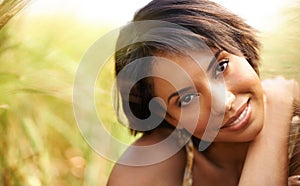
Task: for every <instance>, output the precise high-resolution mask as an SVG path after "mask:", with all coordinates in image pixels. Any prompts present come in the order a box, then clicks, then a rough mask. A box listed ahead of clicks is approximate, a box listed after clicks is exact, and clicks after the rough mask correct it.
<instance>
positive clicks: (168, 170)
mask: <svg viewBox="0 0 300 186" xmlns="http://www.w3.org/2000/svg"><path fill="white" fill-rule="evenodd" d="M158 141H161V136H157V135H152V136H151V135H149V136H145V137H142V138H141V139H139V140H138V141H136V142H135V143H134V144H133V145H134V146H139V147H141V146H149V145H153V144H156V142H158ZM152 150H153V151H165V150H169V149H168V147H166V149H156V150H155V149H152ZM158 154H159V152H150V151H148V152H147V151H146V152H145V154H137V153H136V151H135V149H134V148H132V147H129V148H128V150H127V151H126V152H125V153H124V155H123V156H122V157H121V160H124V159H129V160H130V161H135V162H137V164H135V165H134V164H132V165H124V164H122V163H120V162H121V161H120V162H119V163H116V164H115V166H114V167H113V170H112V172H111V174H110V178H109V181H108V186H114V185H122V186H126V185H128V186H129V185H130V186H135V185H137V186H140V185H143V186H147V185H151V186H152V185H181V184H182V180H183V175H184V169H185V165H186V153H185V150H184V149H181V150H179V151H177V152H175V153H174V154H173V155H172V156H170V157H169V158H166V159H164V160H163V161H157V163H153V164H151V162H149V164H148V165H138V162H139V161H140V160H141V159H143V158H144V157H143V156H148V157H151V156H152V157H153V158H154V159H156V158H157V155H158Z"/></svg>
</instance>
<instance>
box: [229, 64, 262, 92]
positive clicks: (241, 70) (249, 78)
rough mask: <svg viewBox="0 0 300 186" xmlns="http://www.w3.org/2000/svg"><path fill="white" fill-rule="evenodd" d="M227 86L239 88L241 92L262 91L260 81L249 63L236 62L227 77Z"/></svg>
mask: <svg viewBox="0 0 300 186" xmlns="http://www.w3.org/2000/svg"><path fill="white" fill-rule="evenodd" d="M225 82H226V86H227V87H229V88H232V87H234V88H238V89H240V91H249V89H255V91H258V90H257V89H261V85H260V79H259V77H258V75H257V74H256V72H255V71H254V69H253V68H252V67H251V66H250V64H249V63H248V62H247V61H240V62H235V64H234V65H232V66H231V69H230V72H229V73H228V75H227V76H226V77H225Z"/></svg>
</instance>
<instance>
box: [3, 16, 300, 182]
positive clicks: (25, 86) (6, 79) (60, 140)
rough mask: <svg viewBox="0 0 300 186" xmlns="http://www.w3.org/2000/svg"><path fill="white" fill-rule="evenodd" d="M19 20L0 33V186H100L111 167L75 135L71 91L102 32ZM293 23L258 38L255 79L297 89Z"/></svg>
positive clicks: (107, 84)
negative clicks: (284, 81) (289, 83)
mask: <svg viewBox="0 0 300 186" xmlns="http://www.w3.org/2000/svg"><path fill="white" fill-rule="evenodd" d="M21 15H22V14H21ZM21 15H18V16H17V17H15V18H14V19H13V20H12V21H11V22H9V24H8V25H6V26H5V27H4V28H3V29H2V30H1V31H0V135H1V138H0V145H1V148H0V185H20V186H21V185H22V186H23V185H34V186H39V185H59V186H69V185H72V186H76V185H78V186H79V185H87V186H93V185H95V186H96V185H105V182H106V180H107V176H108V174H109V171H110V169H111V166H112V165H113V163H112V162H111V161H108V160H106V159H105V158H103V157H102V156H100V155H99V154H98V153H96V152H95V151H94V150H93V149H92V148H90V147H89V146H88V144H87V143H86V141H85V140H84V138H83V137H82V135H81V134H80V132H79V129H78V127H77V124H76V121H75V119H74V114H73V108H72V88H73V87H72V86H73V80H74V76H75V73H76V69H77V67H78V64H79V62H80V60H81V58H82V56H83V54H84V53H85V51H86V50H87V48H88V47H89V46H90V45H91V44H92V43H93V42H94V41H95V40H96V39H98V38H99V37H100V36H101V35H102V34H103V33H106V32H107V31H108V30H109V29H110V28H109V27H103V26H99V25H98V26H91V25H85V24H83V23H82V22H79V21H77V20H74V19H73V18H71V17H68V16H60V17H43V18H35V19H33V18H32V17H26V16H24V17H23V16H21ZM295 20H299V19H293V20H292V21H293V24H295V25H291V24H289V23H286V24H284V25H283V26H282V27H280V28H278V30H277V31H274V32H273V33H268V34H263V37H262V38H263V43H264V49H263V51H262V63H263V66H262V73H261V75H262V78H268V77H274V76H276V75H280V74H281V75H283V76H285V77H287V78H296V79H297V80H298V81H299V82H300V73H299V72H300V67H299V66H300V65H299V64H300V62H299V60H300V54H299V52H298V50H299V49H300V45H299V40H300V39H299V37H297V33H300V32H299V31H300V30H299V28H298V27H297V26H296V25H300V24H299V23H298V22H295ZM102 74H104V76H107V77H104V78H102V79H101V80H103V79H104V80H105V81H99V82H98V88H97V89H96V91H97V92H96V95H97V96H96V103H97V109H98V112H99V115H100V116H101V118H102V119H103V122H104V123H106V124H108V125H107V126H106V127H107V128H108V130H110V131H111V132H112V133H113V134H114V135H115V136H117V137H118V138H120V139H124V140H125V141H131V140H132V138H130V137H128V133H127V131H126V130H124V128H120V127H115V126H119V124H118V123H117V120H116V118H115V116H114V114H113V107H112V105H111V104H110V103H109V102H107V100H108V99H111V84H112V82H113V80H112V78H113V70H112V66H111V65H108V66H107V67H106V69H104V71H103V73H102ZM97 93H98V94H97ZM99 140H101V136H99Z"/></svg>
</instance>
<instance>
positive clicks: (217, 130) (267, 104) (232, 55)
mask: <svg viewBox="0 0 300 186" xmlns="http://www.w3.org/2000/svg"><path fill="white" fill-rule="evenodd" d="M259 47H260V44H259V42H258V41H257V39H256V34H255V31H254V30H253V29H252V28H251V27H250V26H248V25H247V24H246V23H245V22H244V21H243V20H242V19H241V18H239V17H238V16H236V15H234V14H233V13H231V12H229V11H228V10H226V9H225V8H223V7H221V6H220V5H218V4H215V3H213V2H210V1H207V0H153V1H152V2H150V3H149V4H148V5H146V6H145V7H144V8H142V9H141V10H139V11H138V12H137V13H136V14H135V17H134V19H133V22H132V23H131V24H129V25H128V26H126V27H124V28H123V30H122V31H121V33H120V37H119V39H118V44H117V52H116V55H115V59H116V75H117V88H118V90H119V92H120V96H121V103H120V105H122V108H123V111H124V113H125V115H126V117H127V120H128V123H129V127H130V128H131V131H132V133H133V134H136V133H139V132H141V133H142V136H141V138H139V139H138V140H137V141H136V142H134V144H133V145H132V147H130V148H129V149H128V150H127V151H126V152H125V153H124V155H123V156H122V157H121V159H120V160H119V162H118V163H117V164H116V165H115V167H114V169H113V170H112V173H111V176H110V179H109V181H108V185H257V184H261V185H287V182H288V179H287V178H288V176H294V177H290V181H291V184H299V181H298V180H297V178H298V177H297V176H295V175H300V171H299V168H298V166H297V161H298V159H297V158H295V157H296V155H297V154H296V152H297V151H296V150H294V148H292V149H293V152H292V151H291V152H290V154H291V155H294V156H293V157H294V158H291V159H289V158H288V153H287V152H288V145H287V144H288V136H289V135H290V125H289V124H290V123H291V118H292V116H293V115H294V113H293V102H294V100H295V99H298V98H299V97H298V95H299V87H298V85H297V84H296V83H295V81H289V80H285V79H283V78H277V79H274V80H268V81H264V82H263V86H262V84H261V82H260V79H259V70H258V64H259V54H258V53H259ZM278 86H280V87H282V88H281V89H279V90H278ZM274 90H276V91H274ZM279 107H280V110H279V109H278V108H279ZM283 111H284V112H283ZM157 144H161V145H158V146H156V145H157ZM293 146H294V145H293ZM136 147H142V150H140V151H139V150H137V149H138V148H136ZM144 147H145V148H144ZM147 147H155V148H154V150H153V149H150V150H149V148H147ZM143 149H144V150H143ZM289 161H290V164H291V165H293V168H291V169H290V170H289V171H288V170H287V169H288V164H289ZM291 167H292V166H291Z"/></svg>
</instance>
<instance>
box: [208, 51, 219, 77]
mask: <svg viewBox="0 0 300 186" xmlns="http://www.w3.org/2000/svg"><path fill="white" fill-rule="evenodd" d="M221 52H222V50H218V52H216V54H215V56H214V57H213V58H212V60H211V61H210V62H209V65H208V67H207V70H206V72H208V71H210V69H211V67H212V66H213V65H214V63H215V62H216V61H217V59H218V57H219V55H220V54H221Z"/></svg>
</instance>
